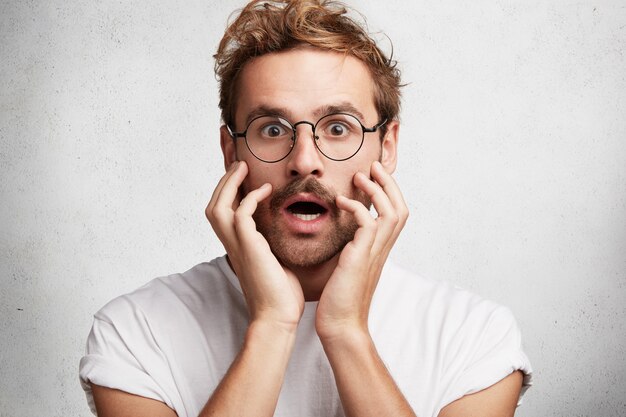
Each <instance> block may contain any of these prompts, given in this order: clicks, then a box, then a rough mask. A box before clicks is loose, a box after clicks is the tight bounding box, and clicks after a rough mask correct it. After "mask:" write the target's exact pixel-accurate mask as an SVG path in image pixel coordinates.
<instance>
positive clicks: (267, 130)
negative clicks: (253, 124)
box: [259, 123, 288, 138]
mask: <svg viewBox="0 0 626 417" xmlns="http://www.w3.org/2000/svg"><path fill="white" fill-rule="evenodd" d="M259 133H260V135H261V137H263V138H280V137H282V136H284V135H286V134H287V133H288V132H287V129H285V127H284V126H283V125H280V124H277V123H272V124H268V125H265V126H263V127H262V128H261V130H260V132H259Z"/></svg>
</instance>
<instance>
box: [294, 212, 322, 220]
mask: <svg viewBox="0 0 626 417" xmlns="http://www.w3.org/2000/svg"><path fill="white" fill-rule="evenodd" d="M293 215H294V216H296V217H297V218H299V219H300V220H304V221H306V222H310V221H311V220H315V219H317V218H318V217H319V216H321V215H322V213H315V214H301V213H293Z"/></svg>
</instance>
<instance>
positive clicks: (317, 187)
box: [269, 177, 339, 214]
mask: <svg viewBox="0 0 626 417" xmlns="http://www.w3.org/2000/svg"><path fill="white" fill-rule="evenodd" d="M299 193H308V194H313V195H315V196H316V197H317V198H319V199H320V200H322V201H323V202H325V203H326V205H327V206H328V207H329V209H330V211H331V212H332V213H333V214H337V213H338V212H339V209H338V208H337V206H336V205H335V198H336V197H337V194H336V193H335V192H334V191H331V190H330V189H328V188H327V187H325V186H324V185H322V183H321V182H319V181H318V180H316V179H315V178H313V177H308V178H297V179H295V180H293V181H291V182H290V183H289V184H287V185H285V186H284V187H282V188H279V189H277V190H276V191H275V192H274V193H273V194H272V197H271V199H270V204H269V205H270V209H271V210H272V211H278V210H279V209H280V207H282V206H283V204H284V203H285V201H287V199H288V198H290V197H291V196H293V195H294V194H299Z"/></svg>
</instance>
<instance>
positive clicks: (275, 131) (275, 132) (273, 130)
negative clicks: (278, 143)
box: [267, 126, 280, 136]
mask: <svg viewBox="0 0 626 417" xmlns="http://www.w3.org/2000/svg"><path fill="white" fill-rule="evenodd" d="M267 133H268V134H269V135H270V136H279V135H280V129H279V128H278V127H277V126H272V127H270V128H269V130H268V132H267Z"/></svg>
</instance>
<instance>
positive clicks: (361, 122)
mask: <svg viewBox="0 0 626 417" xmlns="http://www.w3.org/2000/svg"><path fill="white" fill-rule="evenodd" d="M216 59H217V64H216V71H217V74H218V75H219V77H220V82H221V101H220V107H221V109H222V118H223V121H224V126H222V128H221V131H220V134H221V145H222V150H223V154H224V163H225V167H226V174H225V175H224V177H223V178H222V179H221V180H220V182H219V183H218V185H217V187H216V189H215V191H214V193H213V196H212V198H211V201H210V202H209V205H208V207H207V209H206V214H207V217H208V219H209V221H210V223H211V225H212V227H213V230H214V231H215V233H216V234H217V236H218V237H219V239H220V240H221V241H222V243H223V244H224V247H225V249H226V252H227V257H222V258H218V259H216V260H214V261H212V262H210V263H205V264H201V265H198V266H196V267H195V268H193V269H192V270H190V271H187V272H186V273H184V274H179V275H172V276H169V277H164V278H160V279H157V280H154V281H152V282H151V283H149V284H148V285H146V286H144V287H142V288H140V289H139V290H137V291H135V292H134V293H132V294H129V295H126V296H123V297H120V298H118V299H116V300H113V301H112V302H111V303H109V304H108V305H107V306H105V307H104V308H103V309H102V310H101V311H100V312H98V313H97V314H96V318H95V321H94V327H93V329H92V332H91V334H90V338H89V340H88V347H87V355H86V356H85V357H84V358H83V360H82V361H81V380H82V383H83V386H84V388H85V390H86V392H87V394H88V398H89V399H90V404H91V406H92V410H97V413H98V415H99V416H104V417H113V416H127V415H132V416H151V417H168V416H179V417H183V416H196V415H200V416H233V415H241V416H272V415H277V416H339V415H347V416H383V415H385V416H386V415H388V416H415V415H417V416H437V415H439V416H441V417H454V416H471V415H476V416H482V417H489V416H494V417H495V416H498V417H500V416H512V415H513V414H514V411H515V407H516V405H517V402H518V399H519V397H520V391H521V389H522V385H523V379H526V382H525V385H528V380H529V374H530V366H529V364H528V361H527V359H526V357H525V355H524V354H523V352H522V351H521V348H520V340H519V332H518V330H517V327H516V325H515V322H514V320H513V319H512V317H511V315H510V313H509V312H508V310H506V309H503V308H502V307H499V306H497V305H495V304H493V303H491V302H488V301H485V300H482V299H480V298H478V297H477V296H474V295H472V294H469V293H466V292H464V291H460V290H457V289H454V288H452V287H450V286H448V285H444V284H440V283H436V282H432V281H428V280H425V279H423V278H419V277H415V276H413V275H411V274H410V273H408V272H407V271H404V270H402V269H400V268H398V267H396V266H394V265H392V264H390V263H389V262H387V255H388V254H389V251H390V250H391V247H392V246H393V244H394V242H395V240H396V238H397V237H398V235H399V233H400V231H401V229H402V227H403V225H404V224H405V222H406V219H407V216H408V211H407V207H406V205H405V203H404V200H403V197H402V194H401V192H400V190H399V188H398V186H397V184H396V183H395V181H394V180H393V178H392V177H391V174H392V173H393V171H394V170H395V167H396V157H397V142H398V131H399V123H398V111H399V88H400V78H399V73H398V71H397V70H396V69H395V67H394V65H393V64H392V63H391V62H390V60H389V59H387V58H385V56H384V54H383V53H382V52H381V51H380V50H379V49H378V48H377V47H376V45H375V44H374V42H373V41H372V40H371V39H370V38H369V36H368V35H367V33H366V32H365V31H364V30H363V29H362V28H361V27H359V26H358V25H357V24H355V23H354V22H353V21H352V20H351V19H349V18H348V17H347V15H346V13H345V10H344V9H343V8H342V7H341V5H337V4H332V3H329V2H325V1H320V0H318V1H315V0H303V1H290V2H272V3H264V2H260V1H256V2H252V3H251V4H249V5H248V6H247V7H246V8H245V9H244V10H243V11H242V12H241V14H240V15H239V17H238V18H237V19H236V20H235V21H234V22H233V23H232V24H231V25H230V27H229V28H228V30H227V32H226V34H225V36H224V39H223V40H222V42H221V44H220V47H219V50H218V53H217V55H216ZM370 206H373V208H374V209H375V211H376V212H377V216H375V217H373V216H372V215H371V214H370V210H369V209H370ZM524 374H526V376H524Z"/></svg>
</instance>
